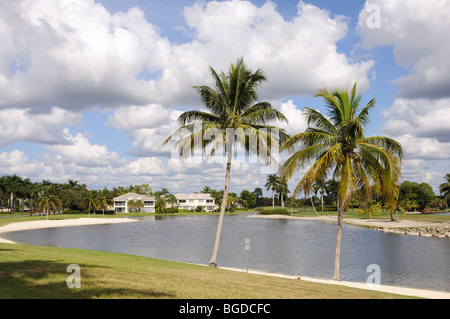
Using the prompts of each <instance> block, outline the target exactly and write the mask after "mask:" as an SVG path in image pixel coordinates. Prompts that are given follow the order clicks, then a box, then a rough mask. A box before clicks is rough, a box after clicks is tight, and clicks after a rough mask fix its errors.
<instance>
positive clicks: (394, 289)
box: [0, 215, 450, 299]
mask: <svg viewBox="0 0 450 319" xmlns="http://www.w3.org/2000/svg"><path fill="white" fill-rule="evenodd" d="M248 217H251V218H291V219H307V220H322V221H328V222H335V221H336V218H337V217H334V216H320V217H295V216H284V215H249V216H248ZM344 220H345V219H344ZM137 221H138V220H136V219H128V218H77V219H63V220H42V221H25V222H15V223H11V224H8V225H5V226H1V227H0V243H6V244H16V243H15V242H12V241H10V240H7V239H4V238H2V237H1V234H2V233H7V232H14V231H21V230H31V229H40V228H53V227H66V226H87V225H105V224H113V223H127V222H137ZM372 221H373V220H372ZM413 222H414V221H413ZM435 224H436V223H435ZM399 227H404V226H399ZM425 227H426V226H425ZM219 269H227V270H232V271H239V272H246V270H242V269H237V268H227V267H219ZM248 273H252V274H259V275H266V276H277V277H282V278H290V279H296V280H299V279H300V280H305V281H311V282H317V283H325V284H334V285H343V286H347V287H353V288H359V289H368V290H377V291H382V292H388V293H393V294H398V295H406V296H413V297H420V298H428V299H450V292H445V291H435V290H427V289H418V288H407V287H399V286H389V285H368V284H366V283H359V282H349V281H335V280H331V279H318V278H312V277H305V276H301V278H298V277H295V276H288V275H281V274H273V273H266V272H260V271H251V270H249V271H248Z"/></svg>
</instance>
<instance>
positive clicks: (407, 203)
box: [399, 181, 437, 210]
mask: <svg viewBox="0 0 450 319" xmlns="http://www.w3.org/2000/svg"><path fill="white" fill-rule="evenodd" d="M436 198H437V196H436V194H435V193H434V192H433V188H432V187H431V186H430V185H428V184H427V183H421V184H418V183H415V182H409V181H404V182H403V183H402V184H401V185H400V192H399V205H402V206H403V207H404V208H405V209H406V210H411V209H419V210H423V209H424V208H425V207H427V206H430V205H431V204H432V203H433V201H435V199H436Z"/></svg>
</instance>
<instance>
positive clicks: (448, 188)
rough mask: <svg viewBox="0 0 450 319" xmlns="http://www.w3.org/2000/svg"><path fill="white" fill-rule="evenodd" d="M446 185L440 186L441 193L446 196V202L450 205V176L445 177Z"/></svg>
mask: <svg viewBox="0 0 450 319" xmlns="http://www.w3.org/2000/svg"><path fill="white" fill-rule="evenodd" d="M444 178H445V179H446V180H447V182H446V183H442V184H441V185H439V193H441V194H444V200H445V201H446V202H447V204H448V205H450V174H447V175H445V176H444Z"/></svg>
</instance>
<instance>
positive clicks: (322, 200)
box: [320, 193, 323, 212]
mask: <svg viewBox="0 0 450 319" xmlns="http://www.w3.org/2000/svg"><path fill="white" fill-rule="evenodd" d="M320 197H321V200H322V212H323V193H322V194H321V196H320Z"/></svg>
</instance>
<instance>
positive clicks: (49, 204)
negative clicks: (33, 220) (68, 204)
mask: <svg viewBox="0 0 450 319" xmlns="http://www.w3.org/2000/svg"><path fill="white" fill-rule="evenodd" d="M55 191H56V189H55V186H54V185H51V184H49V185H45V186H43V187H42V194H41V196H40V197H39V199H38V201H39V207H40V208H41V209H44V212H45V214H46V216H47V220H48V213H49V212H50V210H51V209H52V208H53V209H54V211H55V212H56V210H57V209H58V208H59V207H61V205H62V203H61V200H60V199H59V198H58V196H56V194H55Z"/></svg>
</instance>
